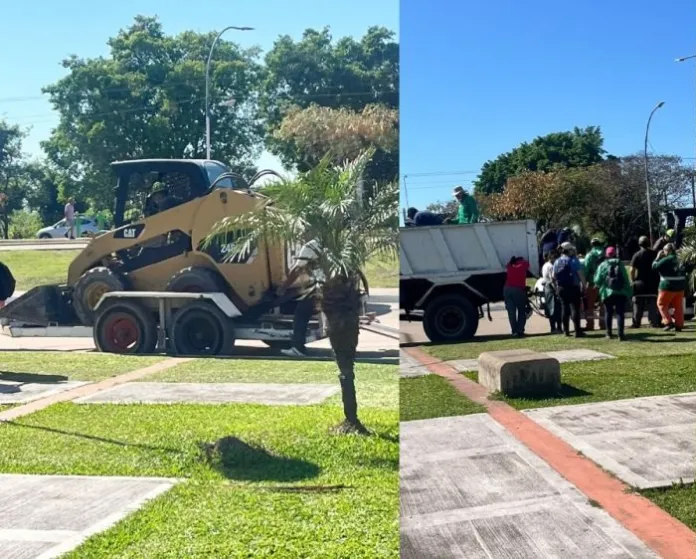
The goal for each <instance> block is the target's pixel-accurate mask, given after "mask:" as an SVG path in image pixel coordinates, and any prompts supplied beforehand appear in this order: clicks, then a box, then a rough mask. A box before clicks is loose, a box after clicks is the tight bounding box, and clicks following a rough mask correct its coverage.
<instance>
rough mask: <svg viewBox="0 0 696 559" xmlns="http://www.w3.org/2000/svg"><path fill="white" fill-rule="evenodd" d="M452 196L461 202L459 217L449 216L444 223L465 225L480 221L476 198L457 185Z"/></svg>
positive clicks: (458, 211)
mask: <svg viewBox="0 0 696 559" xmlns="http://www.w3.org/2000/svg"><path fill="white" fill-rule="evenodd" d="M452 196H454V197H455V198H456V200H457V201H458V202H459V208H458V210H457V217H448V218H446V219H445V221H444V223H451V224H456V225H464V224H466V223H478V220H479V212H478V206H477V204H476V200H474V197H473V196H471V195H470V194H469V193H468V192H467V191H466V190H464V188H462V187H461V186H455V187H454V190H453V191H452Z"/></svg>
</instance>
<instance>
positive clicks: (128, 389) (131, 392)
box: [75, 382, 340, 406]
mask: <svg viewBox="0 0 696 559" xmlns="http://www.w3.org/2000/svg"><path fill="white" fill-rule="evenodd" d="M339 391H340V386H339V385H338V383H335V384H262V383H256V382H254V383H251V382H245V383H209V384H203V383H192V382H129V383H126V384H121V385H119V386H116V387H114V388H109V389H108V390H103V391H101V392H97V393H95V394H92V395H90V396H85V397H84V398H78V399H77V400H75V403H76V404H174V403H189V404H232V403H234V404H263V405H267V406H307V405H312V404H320V403H322V402H323V401H324V400H326V399H327V398H329V397H331V396H333V395H334V394H338V392H339Z"/></svg>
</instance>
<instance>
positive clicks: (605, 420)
mask: <svg viewBox="0 0 696 559" xmlns="http://www.w3.org/2000/svg"><path fill="white" fill-rule="evenodd" d="M525 413H526V414H527V415H528V416H529V417H530V418H531V419H533V420H534V421H536V422H537V423H539V424H540V425H542V426H543V427H545V428H546V429H548V430H549V431H551V432H552V433H554V434H555V435H556V436H558V437H560V438H561V439H563V440H564V441H566V442H567V443H568V444H570V445H571V446H572V447H573V448H575V449H577V450H579V451H581V452H582V453H583V454H585V456H587V457H588V458H590V459H591V460H593V461H594V462H596V463H597V464H599V465H600V466H601V467H602V468H604V469H605V470H607V471H609V472H611V473H613V474H614V475H616V476H617V477H618V478H619V479H621V480H622V481H624V482H626V483H627V484H629V485H632V486H633V487H637V488H639V489H647V488H651V487H667V486H670V485H671V484H672V483H678V482H679V481H684V482H687V483H690V482H693V481H694V456H696V438H695V437H694V429H695V428H696V394H681V395H676V396H651V397H648V398H634V399H631V400H618V401H613V402H598V403H594V404H581V405H576V406H558V407H552V408H542V409H537V410H528V411H526V412H525Z"/></svg>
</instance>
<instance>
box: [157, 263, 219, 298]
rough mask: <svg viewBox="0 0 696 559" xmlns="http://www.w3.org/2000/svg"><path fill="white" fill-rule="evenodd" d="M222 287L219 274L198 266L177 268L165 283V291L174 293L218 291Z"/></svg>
mask: <svg viewBox="0 0 696 559" xmlns="http://www.w3.org/2000/svg"><path fill="white" fill-rule="evenodd" d="M223 289H224V283H223V279H222V278H221V277H220V274H218V273H217V272H216V271H214V270H210V269H208V268H201V267H200V266H190V267H188V268H184V269H183V270H179V271H178V272H177V273H176V274H174V275H173V276H172V277H171V279H170V280H169V283H168V284H167V291H174V292H176V293H220V292H222V291H223Z"/></svg>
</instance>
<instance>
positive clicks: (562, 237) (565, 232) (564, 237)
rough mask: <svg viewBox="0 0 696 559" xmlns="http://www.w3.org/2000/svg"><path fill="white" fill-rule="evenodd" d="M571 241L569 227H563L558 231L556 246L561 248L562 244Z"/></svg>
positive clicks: (571, 233) (571, 232) (571, 235)
mask: <svg viewBox="0 0 696 559" xmlns="http://www.w3.org/2000/svg"><path fill="white" fill-rule="evenodd" d="M572 239H573V230H572V229H571V228H570V227H564V228H563V229H561V230H559V231H558V237H557V238H556V244H557V245H558V246H561V245H562V244H563V243H569V242H571V241H572Z"/></svg>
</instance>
